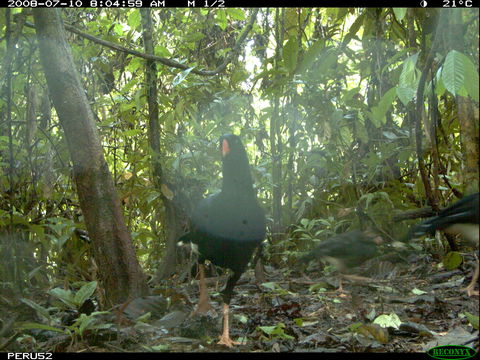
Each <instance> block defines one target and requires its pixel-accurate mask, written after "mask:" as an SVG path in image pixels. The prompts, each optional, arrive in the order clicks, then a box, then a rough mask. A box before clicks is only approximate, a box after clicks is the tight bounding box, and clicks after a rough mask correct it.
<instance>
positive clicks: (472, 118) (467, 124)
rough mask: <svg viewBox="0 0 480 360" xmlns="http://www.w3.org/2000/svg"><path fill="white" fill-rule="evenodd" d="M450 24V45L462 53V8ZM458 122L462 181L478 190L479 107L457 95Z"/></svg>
mask: <svg viewBox="0 0 480 360" xmlns="http://www.w3.org/2000/svg"><path fill="white" fill-rule="evenodd" d="M448 20H449V22H450V24H449V29H451V32H450V45H451V47H452V49H455V50H457V51H459V52H461V53H465V44H464V42H463V39H464V35H465V34H464V28H465V26H464V23H463V20H462V10H460V9H458V10H457V9H455V11H454V12H452V16H451V17H449V18H448ZM456 103H457V111H458V122H459V124H460V142H461V144H462V150H463V151H462V154H463V166H464V169H463V171H462V183H463V185H464V187H465V190H466V192H467V193H472V192H477V191H478V178H479V174H478V165H479V146H478V142H479V136H478V107H475V105H474V104H473V102H472V100H471V99H470V98H467V97H463V96H459V95H458V96H457V97H456Z"/></svg>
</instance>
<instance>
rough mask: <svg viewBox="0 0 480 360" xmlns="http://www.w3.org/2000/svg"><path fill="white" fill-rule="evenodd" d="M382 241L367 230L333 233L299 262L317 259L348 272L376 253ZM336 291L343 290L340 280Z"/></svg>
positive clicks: (344, 272)
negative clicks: (333, 234)
mask: <svg viewBox="0 0 480 360" xmlns="http://www.w3.org/2000/svg"><path fill="white" fill-rule="evenodd" d="M382 242H383V240H382V238H381V237H380V236H376V235H374V234H371V233H369V232H363V231H360V230H353V231H349V232H346V233H343V234H339V235H335V236H333V237H331V238H329V239H327V240H325V241H322V242H321V243H320V244H319V245H317V246H316V247H315V248H314V249H313V250H312V251H310V252H309V253H308V254H306V255H304V256H302V257H301V258H300V260H299V262H300V263H308V262H310V261H311V260H314V259H317V260H322V261H326V262H328V263H330V264H331V265H333V266H334V267H335V268H336V269H337V270H338V271H339V272H340V273H341V274H342V276H344V275H343V274H346V273H349V272H350V270H351V269H352V268H355V267H357V266H360V265H361V264H363V263H364V262H365V261H367V260H369V259H371V258H373V257H375V256H376V255H377V250H378V245H380V244H381V243H382ZM345 277H346V278H349V277H350V278H351V279H353V280H354V279H355V278H356V279H358V280H365V279H366V278H362V277H358V276H345ZM338 291H343V287H342V282H341V280H340V285H339V288H338Z"/></svg>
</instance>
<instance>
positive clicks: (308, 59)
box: [298, 39, 325, 73]
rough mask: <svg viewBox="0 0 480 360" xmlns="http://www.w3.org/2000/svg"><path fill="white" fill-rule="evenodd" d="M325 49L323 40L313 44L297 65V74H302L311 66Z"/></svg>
mask: <svg viewBox="0 0 480 360" xmlns="http://www.w3.org/2000/svg"><path fill="white" fill-rule="evenodd" d="M324 47H325V40H323V39H322V40H319V41H317V42H315V43H314V44H313V45H312V46H310V47H309V48H308V50H307V51H306V52H305V54H304V55H303V60H302V62H301V63H300V65H299V68H298V72H299V73H302V72H304V71H305V70H307V69H309V68H310V66H312V64H313V62H314V61H315V60H317V59H318V55H319V54H320V52H321V51H322V49H323V48H324Z"/></svg>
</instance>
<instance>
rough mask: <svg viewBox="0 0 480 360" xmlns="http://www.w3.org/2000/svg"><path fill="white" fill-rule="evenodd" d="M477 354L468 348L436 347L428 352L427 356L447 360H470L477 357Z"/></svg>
mask: <svg viewBox="0 0 480 360" xmlns="http://www.w3.org/2000/svg"><path fill="white" fill-rule="evenodd" d="M476 353H477V352H476V351H475V350H474V349H472V348H470V347H468V346H461V345H443V346H436V347H434V348H431V349H430V350H428V351H427V354H428V355H430V356H431V357H433V358H435V359H440V360H447V359H455V360H460V359H468V358H471V357H473V356H475V354H476Z"/></svg>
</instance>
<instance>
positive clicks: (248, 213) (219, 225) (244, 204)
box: [180, 134, 266, 347]
mask: <svg viewBox="0 0 480 360" xmlns="http://www.w3.org/2000/svg"><path fill="white" fill-rule="evenodd" d="M220 149H221V152H222V173H223V184H222V190H221V191H220V193H218V194H215V195H212V196H209V197H207V198H205V199H203V200H201V201H200V203H199V204H198V205H197V207H196V209H195V210H194V212H193V214H192V217H191V228H190V232H189V233H187V234H185V235H183V236H182V237H181V238H180V241H182V242H192V243H194V244H196V245H197V246H198V252H199V275H200V280H199V282H200V295H199V302H198V307H197V309H196V313H202V312H206V311H207V310H208V309H209V308H211V306H210V304H209V301H208V294H207V288H206V285H205V271H204V265H203V262H204V261H205V260H209V261H211V262H212V263H213V264H215V265H217V266H220V267H224V268H229V269H231V270H232V272H233V274H232V275H231V276H230V278H229V279H228V280H227V283H226V285H225V288H224V289H223V290H222V298H223V303H224V305H223V334H222V335H221V337H220V341H219V342H218V343H219V344H224V345H226V346H228V347H231V346H233V345H234V344H235V342H233V341H232V340H231V339H230V335H229V304H230V300H231V298H232V295H233V288H234V287H235V285H236V283H237V281H238V280H239V279H240V276H241V275H242V273H243V272H244V271H245V268H246V266H247V264H248V262H249V261H250V258H251V257H252V254H253V252H254V251H255V249H256V248H257V247H258V246H259V245H260V244H261V242H262V241H263V239H264V238H265V232H266V220H265V214H264V212H263V210H262V208H261V207H260V206H259V204H258V202H257V197H256V193H255V190H254V189H253V180H252V176H251V174H250V165H249V163H248V158H247V153H246V151H245V148H244V146H243V144H242V142H241V141H240V138H239V137H238V136H236V135H231V134H228V135H223V136H222V137H221V138H220Z"/></svg>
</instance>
